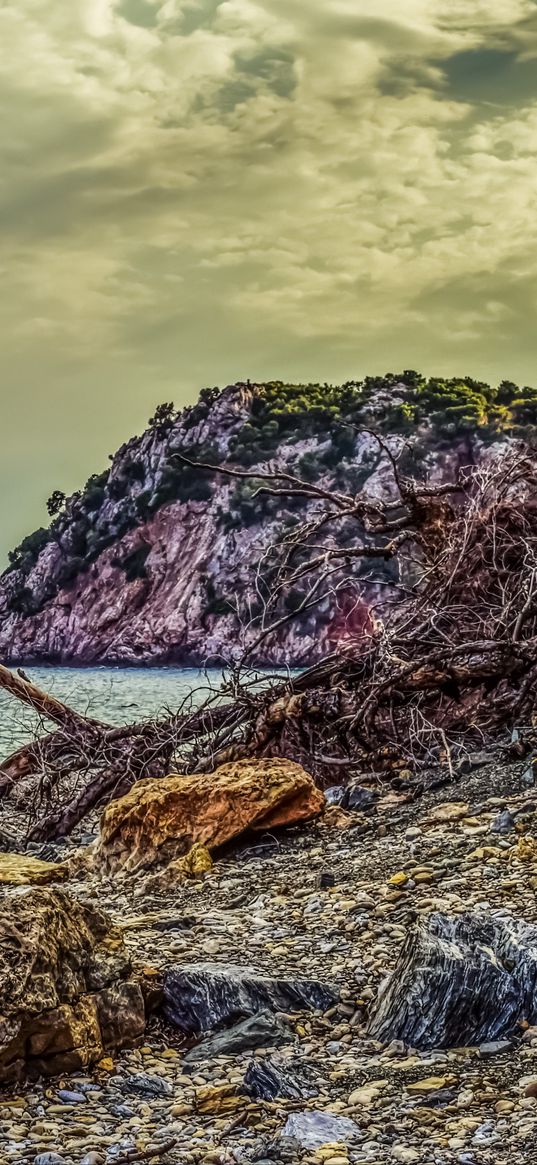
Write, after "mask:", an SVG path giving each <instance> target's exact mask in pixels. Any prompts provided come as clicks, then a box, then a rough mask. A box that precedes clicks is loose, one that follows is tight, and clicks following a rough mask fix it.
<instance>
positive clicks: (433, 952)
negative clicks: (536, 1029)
mask: <svg viewBox="0 0 537 1165" xmlns="http://www.w3.org/2000/svg"><path fill="white" fill-rule="evenodd" d="M523 1019H526V1020H528V1021H529V1022H530V1023H534V1022H535V1021H536V1020H537V926H535V925H531V924H529V923H525V922H522V921H520V920H518V919H514V918H509V917H507V916H503V917H499V916H494V917H490V916H488V915H481V914H461V915H456V916H454V917H450V916H449V915H445V914H431V915H429V917H428V918H427V919H426V920H424V921H419V922H418V923H417V924H416V925H415V926H414V927H413V928H412V930H411V931H410V933H409V935H408V937H407V939H406V941H405V943H404V945H403V948H402V951H401V954H400V956H399V959H398V961H397V963H396V965H395V969H394V971H393V974H392V975H391V976H390V977H389V978H388V979H387V980H386V982H385V983H384V984H383V986H382V987H381V990H380V992H379V997H378V1000H377V1004H376V1008H375V1010H374V1012H373V1015H372V1017H371V1020H370V1023H369V1034H370V1035H371V1036H373V1037H374V1038H375V1039H378V1040H381V1041H382V1042H385V1043H389V1042H391V1041H392V1040H403V1041H404V1042H405V1043H406V1044H410V1045H411V1046H412V1047H414V1048H435V1047H439V1048H445V1047H457V1046H461V1045H470V1044H490V1043H495V1042H496V1041H498V1040H501V1039H503V1038H506V1037H507V1038H508V1037H509V1036H512V1035H513V1034H514V1033H515V1031H516V1030H517V1025H518V1024H519V1023H520V1021H521V1020H523Z"/></svg>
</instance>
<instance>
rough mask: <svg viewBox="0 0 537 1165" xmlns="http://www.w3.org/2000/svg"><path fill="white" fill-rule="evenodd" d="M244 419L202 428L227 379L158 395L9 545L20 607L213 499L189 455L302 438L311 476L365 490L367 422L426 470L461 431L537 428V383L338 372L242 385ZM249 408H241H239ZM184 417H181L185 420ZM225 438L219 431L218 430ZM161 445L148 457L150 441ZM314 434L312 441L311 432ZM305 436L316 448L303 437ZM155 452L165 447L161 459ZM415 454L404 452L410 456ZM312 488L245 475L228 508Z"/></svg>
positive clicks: (260, 509) (261, 515)
mask: <svg viewBox="0 0 537 1165" xmlns="http://www.w3.org/2000/svg"><path fill="white" fill-rule="evenodd" d="M238 390H239V391H240V393H241V397H240V398H239V399H240V408H241V409H242V407H243V401H244V414H243V415H244V421H243V423H242V425H239V427H238V428H237V429H236V430H235V431H234V432H233V433H232V436H231V438H230V439H229V443H228V445H226V446H224V453H223V454H222V450H221V447H220V446H218V445H213V444H211V443H210V442H204V443H201V442H200V441H199V440H197V441H196V440H195V434H194V432H193V430H195V429H196V428H198V427H199V426H202V425H204V424H206V423H207V422H209V424H210V419H211V412H212V410H213V409H214V407H215V405H216V404H217V403H218V401H219V399H220V395H221V394H220V392H219V390H218V389H217V388H205V389H203V390H202V392H201V393H200V397H199V400H198V402H197V403H196V404H195V405H194V406H192V407H190V408H187V409H185V410H184V411H183V413H182V414H178V413H177V411H176V409H175V406H174V405H173V404H172V403H171V402H164V403H163V404H160V405H158V407H157V408H156V409H155V411H154V413H153V415H152V417H151V418H150V422H149V425H150V428H149V430H148V432H147V433H146V435H145V436H144V437H143V438H133V440H132V441H130V442H128V443H127V445H125V446H124V447H123V448H122V449H121V450H120V451H119V453H118V454H117V455H116V456H115V457H114V458H112V461H113V465H112V468H111V470H106V471H105V472H103V473H100V474H94V475H92V477H90V478H89V480H88V481H87V482H86V485H85V487H84V489H83V490H82V491H81V492H80V493H75V494H73V495H71V497H70V498H66V497H65V494H64V493H63V491H62V490H59V489H56V490H54V491H53V492H52V493H51V495H50V497H49V498H48V500H47V503H46V504H47V510H48V513H49V515H50V518H51V519H52V521H51V524H50V526H49V528H48V529H44V528H42V529H39V530H36V531H35V532H34V533H33V534H30V535H29V536H28V537H27V538H25V539H23V541H22V542H21V544H20V546H18V547H16V548H15V550H13V551H12V552H11V554H10V555H9V563H10V565H9V568H8V569H9V570H11V571H16V572H17V574H18V578H17V581H16V585H15V583H14V584H13V587H12V588H11V599H10V604H11V609H12V610H14V611H15V610H16V611H18V612H21V613H24V612H27V611H28V610H29V608H30V607H32V606H35V607H36V609H39V607H40V606H41V605H42V604H43V602H44V601H46V600H47V599H48V598H50V597H51V596H52V595H53V594H54V593H55V591H57V590H58V589H59V588H60V587H62V586H67V585H69V584H71V583H72V582H73V581H74V580H75V579H76V578H77V576H78V575H79V574H81V573H83V572H84V571H85V570H87V569H88V567H89V566H90V565H91V563H92V562H94V561H95V559H96V558H98V556H99V555H100V554H101V553H102V551H103V550H104V549H106V547H108V546H111V545H113V544H114V543H115V542H117V541H118V540H119V539H120V538H122V537H123V536H124V534H125V533H127V532H128V531H129V530H132V529H133V528H135V527H136V526H138V525H140V524H142V523H144V522H146V521H148V520H149V519H150V518H151V516H152V515H153V514H154V513H155V512H156V511H157V510H158V509H159V508H160V507H162V506H164V505H166V504H169V503H171V502H177V501H179V502H191V501H195V502H208V501H210V500H211V497H212V495H213V490H214V475H211V474H210V473H207V472H206V471H205V470H203V469H200V468H199V467H198V466H196V465H191V464H188V463H187V462H186V461H184V460H183V459H182V457H181V453H182V452H183V451H184V452H186V453H187V454H188V457H189V458H190V459H192V460H193V461H198V462H199V461H201V462H203V461H205V462H209V463H212V464H219V463H220V462H221V461H222V459H223V460H224V461H225V462H228V463H229V464H231V465H234V466H237V467H239V468H245V469H249V468H250V467H255V466H256V465H264V464H265V463H266V462H269V463H270V461H271V459H272V458H274V457H277V456H278V455H279V454H280V452H281V449H282V447H288V446H289V445H291V446H292V445H296V444H297V443H298V442H300V443H301V444H302V448H301V449H300V450H297V458H296V463H295V465H294V466H293V468H294V471H295V472H296V473H297V474H298V475H299V476H300V477H301V478H302V480H303V481H305V482H306V483H309V484H315V483H316V482H318V481H319V480H322V479H324V480H325V481H327V482H328V483H329V484H330V485H331V486H332V487H333V488H335V489H338V490H342V491H344V492H348V493H349V494H353V495H356V494H357V493H359V492H360V491H361V490H362V488H363V487H364V485H365V484H366V482H367V479H368V477H369V476H370V474H371V472H372V470H373V469H374V466H375V464H376V463H378V461H379V460H380V456H381V455H380V452H379V451H378V450H375V451H373V452H366V453H365V455H364V453H363V447H362V451H361V456H360V459H358V458H357V456H356V450H357V439H358V435H359V433H360V432H361V431H363V430H364V428H365V429H368V428H370V429H371V430H373V431H375V432H377V433H380V434H387V433H392V434H393V433H397V434H401V435H403V436H412V443H411V444H409V445H408V447H407V449H406V450H405V452H404V453H403V455H402V460H401V469H402V472H404V473H407V474H410V475H413V476H415V477H416V478H418V479H419V478H420V477H421V478H423V476H424V474H425V467H426V463H427V458H428V456H429V454H430V453H431V452H432V451H434V450H437V449H442V448H448V447H449V445H450V444H451V443H452V442H453V441H454V440H461V441H466V442H472V441H473V440H474V439H479V440H480V441H481V442H483V443H487V442H491V441H493V440H495V439H497V438H498V436H501V435H507V436H513V437H523V438H525V439H526V440H528V439H530V440H534V439H535V438H536V437H537V390H536V389H533V388H530V387H523V388H521V387H519V386H518V385H516V384H514V383H513V382H511V381H507V380H504V381H502V382H501V383H500V384H499V385H498V386H497V387H492V386H490V385H488V384H485V383H484V382H482V381H478V380H475V379H473V378H472V377H470V376H462V377H455V378H451V379H449V378H442V377H430V378H426V377H424V376H422V375H421V374H420V373H418V372H415V371H413V370H406V371H403V372H402V373H397V374H396V373H388V374H386V375H385V376H383V377H365V379H363V380H349V381H347V382H346V383H345V384H342V385H333V384H328V383H324V384H321V383H317V384H285V383H284V382H283V381H271V382H269V383H267V384H261V385H250V384H249V383H247V384H244V385H239V386H238ZM240 416H241V413H240V411H239V412H238V417H239V418H240ZM178 425H179V427H178ZM215 436H216V437H217V439H218V436H219V434H217V433H215ZM144 442H145V446H146V447H147V451H149V450H151V456H150V457H148V455H147V452H146V451H145V446H144ZM308 442H309V444H308ZM304 443H306V448H305V449H304ZM153 453H155V454H156V456H155V458H154V460H153ZM403 462H404V464H403ZM306 504H307V500H304V498H300V497H293V498H291V499H289V498H288V499H287V500H286V501H285V502H284V501H283V500H282V498H281V497H277V496H273V497H271V496H269V495H267V493H264V494H258V493H257V491H256V483H255V481H252V480H250V481H239V482H237V484H236V485H235V486H234V488H233V489H232V490H231V492H230V497H229V504H228V505H227V506H226V508H225V510H224V508H223V507H222V508H221V510H220V511H219V521H220V522H221V524H222V525H223V526H224V528H226V529H228V530H233V529H239V528H241V527H244V526H251V525H255V524H258V523H261V522H263V521H266V520H269V519H270V520H273V519H274V518H275V517H276V516H278V517H279V520H284V521H287V520H288V519H289V516H290V514H291V515H292V513H293V512H295V513H300V511H301V510H302V509H303V507H304V505H306ZM49 543H54V544H55V545H56V547H57V548H58V549H57V552H55V554H54V555H51V559H50V562H51V567H50V569H49V568H48V567H47V572H46V573H47V575H48V577H47V578H46V579H44V580H41V582H40V583H39V588H40V589H39V593H38V594H37V593H35V584H33V585H32V584H30V583H29V582H28V579H29V576H30V574H31V572H32V570H33V568H34V566H35V564H36V562H37V560H38V558H39V555H40V554H41V552H42V551H43V549H44V548H45V547H46V546H47V545H48V544H49ZM121 565H122V566H123V567H124V568H125V573H126V574H131V573H132V572H133V573H132V577H143V573H138V572H143V571H144V570H145V566H144V562H143V561H142V559H141V558H139V559H138V558H136V559H135V561H133V562H132V563H130V562H129V561H127V559H125V560H123V561H122V563H121Z"/></svg>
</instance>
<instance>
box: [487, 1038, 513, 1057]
mask: <svg viewBox="0 0 537 1165" xmlns="http://www.w3.org/2000/svg"><path fill="white" fill-rule="evenodd" d="M512 1047H513V1044H512V1041H511V1040H491V1041H490V1042H489V1043H488V1044H480V1045H479V1055H480V1056H499V1055H500V1054H501V1053H502V1052H510V1051H511V1049H512Z"/></svg>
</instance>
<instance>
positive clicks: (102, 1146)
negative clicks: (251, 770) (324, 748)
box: [0, 762, 537, 1165]
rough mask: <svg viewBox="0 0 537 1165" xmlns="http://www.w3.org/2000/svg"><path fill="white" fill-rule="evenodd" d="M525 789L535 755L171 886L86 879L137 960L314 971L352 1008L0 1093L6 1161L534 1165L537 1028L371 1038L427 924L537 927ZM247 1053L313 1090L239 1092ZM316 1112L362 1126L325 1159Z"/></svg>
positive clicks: (346, 1127)
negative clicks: (408, 949) (251, 1040)
mask: <svg viewBox="0 0 537 1165" xmlns="http://www.w3.org/2000/svg"><path fill="white" fill-rule="evenodd" d="M531 780H532V772H531V769H530V770H528V765H527V763H526V762H524V763H520V764H509V765H503V764H492V765H491V764H485V765H483V766H481V767H478V768H476V769H475V770H473V771H471V772H470V773H469V774H467V775H465V776H463V777H461V778H460V779H459V780H458V781H457V782H455V783H454V784H451V785H449V786H447V787H444V788H443V789H438V790H437V791H436V792H435V793H430V794H428V795H426V796H424V797H422V798H421V799H420V800H419V801H414V802H407V801H405V800H404V799H400V798H398V796H397V795H396V794H388V796H387V797H386V798H384V799H382V800H381V801H380V802H378V803H377V805H376V807H375V809H374V810H373V811H371V812H369V813H363V812H349V813H346V812H344V811H342V810H340V809H337V808H333V809H331V810H329V811H328V812H327V814H326V815H325V818H324V819H323V820H321V821H320V822H319V823H317V824H315V825H308V826H304V827H302V828H300V829H293V830H289V831H287V832H285V833H283V832H282V833H278V834H276V833H275V834H270V835H261V836H259V837H257V838H255V839H254V840H253V841H247V842H243V843H241V844H240V845H235V847H233V848H230V849H228V851H227V852H225V853H224V854H223V855H221V856H220V857H219V858H218V860H217V861H216V863H215V866H214V869H213V871H212V872H211V873H210V874H208V875H207V876H206V877H205V878H204V879H203V880H191V881H188V882H185V883H184V884H182V885H179V886H177V887H176V888H174V889H173V890H171V891H168V892H166V893H161V894H151V895H148V894H146V893H145V890H144V884H143V883H142V882H138V881H136V880H134V881H132V882H131V884H130V889H129V888H127V883H120V882H119V881H118V880H117V879H116V880H110V881H107V882H106V881H105V882H103V881H100V882H98V883H97V882H92V881H91V879H90V880H86V881H83V880H80V881H74V882H73V883H72V884H70V886H69V889H70V892H72V893H75V894H76V895H77V896H78V897H80V898H81V899H82V900H84V901H87V902H90V903H93V904H96V903H97V904H98V905H99V906H101V907H105V908H106V909H107V910H108V911H109V913H110V914H111V915H112V917H113V918H114V920H115V921H116V922H118V923H119V924H120V925H121V927H122V928H123V931H124V935H125V940H126V944H127V946H128V948H129V950H130V951H131V953H132V954H133V956H134V958H135V959H136V961H137V962H141V963H143V964H144V965H146V966H150V967H153V968H155V969H157V970H161V969H164V968H166V967H169V966H171V965H178V964H179V965H181V964H185V963H189V964H190V963H196V962H209V961H210V962H215V963H235V964H241V965H246V964H247V965H249V966H253V967H255V968H257V969H258V970H261V971H265V972H268V973H270V974H271V975H282V976H289V975H293V974H297V975H300V976H301V977H308V978H312V977H316V978H319V979H320V980H322V981H323V982H325V983H333V984H334V985H335V987H336V988H337V989H338V991H339V993H340V997H339V1002H337V1003H336V1004H334V1006H332V1007H330V1008H329V1009H328V1010H327V1011H326V1012H324V1013H322V1012H313V1013H312V1012H310V1013H308V1014H303V1015H299V1016H298V1017H297V1016H296V1015H294V1016H292V1017H289V1019H288V1022H289V1023H290V1025H291V1027H292V1038H291V1039H290V1041H289V1042H285V1043H283V1044H282V1045H281V1046H280V1047H278V1048H276V1049H274V1048H265V1049H259V1050H257V1051H255V1050H254V1052H252V1051H249V1052H244V1053H235V1054H233V1055H231V1056H223V1055H211V1056H209V1057H208V1058H201V1059H198V1060H196V1061H194V1062H191V1061H190V1060H188V1058H186V1059H185V1057H186V1053H187V1051H188V1045H187V1044H185V1043H184V1042H183V1043H182V1042H181V1038H180V1037H179V1034H178V1032H177V1030H175V1029H173V1028H171V1027H169V1028H168V1027H167V1026H166V1025H165V1023H164V1022H163V1020H162V1019H154V1020H152V1021H151V1023H150V1026H149V1029H148V1031H147V1033H146V1036H145V1043H144V1044H143V1046H141V1047H138V1048H137V1049H136V1050H134V1051H125V1052H123V1053H120V1054H119V1055H118V1056H117V1057H116V1058H114V1059H113V1060H112V1059H109V1058H105V1059H103V1060H101V1061H100V1062H99V1064H98V1065H97V1066H96V1067H95V1068H94V1069H92V1070H90V1071H88V1072H87V1073H86V1074H84V1075H82V1074H78V1075H70V1076H68V1077H60V1078H57V1079H54V1080H48V1081H46V1082H44V1083H28V1084H25V1085H21V1086H19V1087H18V1088H17V1089H11V1090H5V1091H4V1092H3V1093H2V1094H0V1161H1V1162H2V1163H4V1162H5V1163H6V1165H8V1163H13V1165H14V1163H17V1165H18V1163H19V1162H20V1163H34V1162H35V1163H36V1165H61V1162H64V1161H65V1162H69V1163H70V1162H73V1163H74V1165H81V1163H82V1162H84V1165H105V1163H108V1162H110V1163H111V1162H114V1161H118V1162H119V1161H124V1160H128V1159H129V1156H128V1154H129V1153H130V1152H132V1151H134V1152H137V1153H139V1154H144V1153H147V1152H148V1151H149V1150H150V1149H151V1148H153V1149H154V1150H155V1152H156V1151H157V1150H162V1149H163V1148H164V1146H165V1145H166V1144H167V1143H168V1142H175V1143H174V1145H173V1147H172V1148H170V1150H169V1152H167V1153H164V1152H161V1155H160V1158H158V1157H157V1158H156V1159H157V1160H160V1161H162V1162H164V1163H165V1162H168V1163H169V1165H173V1163H177V1165H178V1163H179V1162H181V1163H185V1165H198V1163H200V1165H201V1163H205V1162H206V1163H207V1165H209V1163H210V1165H220V1163H222V1165H224V1163H227V1162H229V1163H230V1165H233V1163H237V1165H241V1163H243V1162H244V1163H245V1165H246V1163H248V1162H265V1161H267V1162H268V1161H278V1162H280V1161H293V1162H294V1161H297V1162H298V1161H300V1162H305V1163H306V1162H307V1163H308V1165H309V1163H311V1165H321V1163H323V1165H347V1162H350V1163H353V1165H360V1163H362V1162H363V1163H364V1165H365V1163H366V1162H367V1163H370V1165H379V1163H380V1162H402V1163H405V1162H407V1163H412V1162H418V1161H419V1162H424V1163H425V1162H427V1163H431V1165H432V1163H435V1165H444V1163H445V1165H448V1163H451V1162H459V1163H460V1165H473V1163H474V1162H475V1165H479V1163H483V1165H485V1163H491V1165H492V1163H501V1162H507V1161H509V1162H510V1163H514V1165H516V1163H517V1162H521V1163H522V1162H531V1161H537V1028H531V1027H525V1028H524V1027H521V1029H520V1035H519V1037H518V1038H517V1039H516V1040H515V1041H513V1042H512V1043H502V1044H500V1045H494V1046H487V1045H485V1046H481V1047H459V1048H455V1049H450V1050H449V1051H435V1052H429V1053H424V1052H421V1053H420V1052H416V1051H415V1050H413V1049H412V1048H408V1047H405V1046H403V1045H402V1044H400V1043H398V1042H394V1043H392V1044H390V1045H389V1046H387V1047H385V1046H382V1045H380V1044H378V1043H376V1042H375V1041H373V1040H372V1039H371V1038H370V1037H369V1036H368V1035H367V1032H366V1022H367V1015H368V1011H369V1010H370V1008H371V1006H372V1002H373V1001H374V999H375V997H376V994H377V990H378V987H379V984H380V982H381V981H382V980H383V979H384V977H385V976H386V974H387V973H388V972H389V971H390V970H391V969H392V968H393V966H394V964H395V962H396V959H397V956H398V952H399V950H400V948H401V944H402V942H403V940H404V938H405V935H406V934H407V931H408V927H409V925H410V924H411V923H412V921H413V920H415V918H416V917H417V916H420V915H427V914H428V913H430V912H432V911H436V910H440V911H446V912H449V913H450V914H457V913H460V912H462V911H465V910H468V909H477V910H479V911H492V912H495V913H496V912H500V913H502V912H505V913H508V914H511V915H513V916H515V917H517V918H522V919H524V920H526V921H528V922H533V921H537V908H536V903H535V889H536V887H537V841H535V842H534V841H533V837H534V836H535V837H537V791H536V790H535V789H534V788H533V787H532V785H531V783H530V782H531ZM505 810H509V812H508V813H506V812H505ZM0 824H1V823H0ZM191 1042H192V1041H191ZM252 1059H255V1060H256V1061H261V1060H265V1061H267V1060H268V1061H269V1062H270V1064H272V1065H276V1066H277V1067H279V1068H281V1069H283V1072H284V1076H286V1077H287V1078H288V1079H293V1078H295V1077H297V1078H299V1079H301V1080H302V1081H303V1082H304V1081H306V1086H305V1087H304V1091H305V1092H307V1093H308V1094H309V1095H307V1097H306V1098H305V1099H304V1098H295V1099H288V1100H276V1101H270V1102H268V1101H261V1100H255V1099H252V1096H251V1095H245V1093H244V1091H241V1085H242V1081H243V1079H244V1076H245V1073H246V1072H247V1070H248V1068H249V1065H251V1062H252ZM318 1113H323V1114H328V1115H329V1116H331V1117H338V1118H342V1117H343V1118H346V1119H347V1122H351V1123H350V1124H348V1123H343V1124H341V1123H340V1122H336V1124H335V1125H334V1128H333V1135H332V1133H330V1135H329V1143H328V1144H326V1143H325V1144H324V1145H323V1147H322V1148H315V1147H314V1146H312V1145H311V1144H307V1143H305V1142H306V1141H307V1139H308V1138H307V1137H304V1129H305V1128H310V1129H311V1125H312V1121H313V1122H314V1123H315V1121H317V1122H318V1120H319V1118H318V1117H316V1118H315V1116H314V1114H318ZM290 1114H306V1115H304V1116H303V1117H302V1119H301V1120H299V1121H298V1126H297V1122H296V1116H295V1121H294V1125H293V1123H292V1124H291V1131H293V1129H294V1131H295V1133H298V1139H296V1138H288V1137H283V1138H282V1137H281V1135H280V1134H281V1133H282V1130H283V1128H284V1127H285V1124H286V1122H287V1120H288V1118H289V1116H290ZM308 1114H309V1115H308ZM287 1131H289V1126H288V1130H287ZM321 1139H322V1138H321ZM325 1141H326V1136H325ZM131 1159H132V1160H134V1159H135V1158H134V1157H132V1158H131ZM147 1159H149V1158H147Z"/></svg>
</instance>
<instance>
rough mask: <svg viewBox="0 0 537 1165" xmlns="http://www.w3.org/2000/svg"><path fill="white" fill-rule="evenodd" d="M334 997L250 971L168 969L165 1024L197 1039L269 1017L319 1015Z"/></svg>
mask: <svg viewBox="0 0 537 1165" xmlns="http://www.w3.org/2000/svg"><path fill="white" fill-rule="evenodd" d="M336 998H337V993H336V992H335V991H334V989H333V988H332V987H330V986H328V985H327V984H325V983H320V982H319V981H318V980H317V979H292V978H289V979H277V978H271V976H270V975H263V974H262V973H261V972H260V971H255V970H254V969H253V968H252V967H236V966H234V965H232V964H220V963H199V964H194V965H192V966H187V967H171V968H170V969H169V970H168V971H167V972H166V975H165V977H164V1000H165V1002H164V1011H165V1015H166V1018H167V1019H168V1020H170V1022H171V1023H173V1024H175V1026H176V1027H178V1028H180V1029H181V1031H182V1032H184V1033H185V1035H199V1034H200V1033H201V1032H206V1031H212V1030H213V1029H215V1028H221V1027H225V1026H227V1025H229V1024H232V1023H236V1022H237V1020H240V1019H244V1018H245V1017H246V1016H248V1015H255V1013H256V1012H258V1011H262V1010H265V1009H268V1010H269V1011H286V1012H294V1011H308V1010H312V1009H313V1010H316V1009H319V1010H321V1011H324V1010H326V1008H328V1007H330V1006H331V1005H332V1004H333V1003H334V1001H335V999H336Z"/></svg>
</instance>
